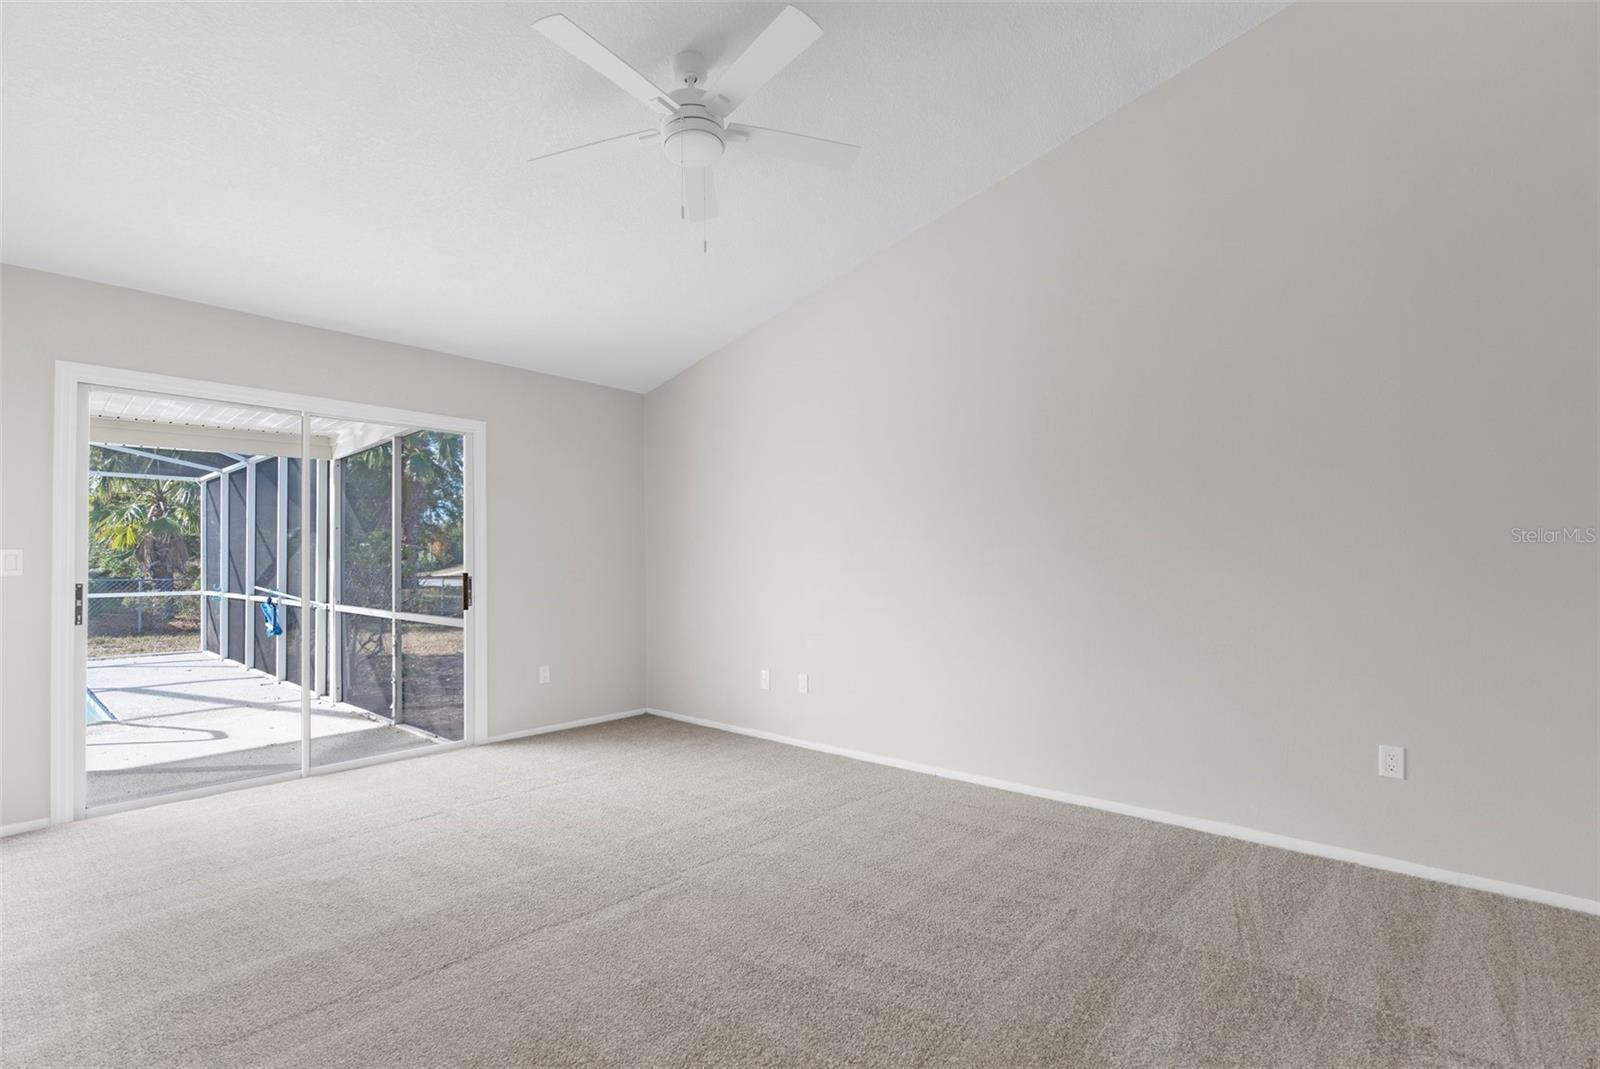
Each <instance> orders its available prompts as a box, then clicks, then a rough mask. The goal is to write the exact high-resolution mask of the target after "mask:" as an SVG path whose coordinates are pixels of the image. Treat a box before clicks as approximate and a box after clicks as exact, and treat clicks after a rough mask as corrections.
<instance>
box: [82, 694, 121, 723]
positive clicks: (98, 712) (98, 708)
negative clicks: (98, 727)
mask: <svg viewBox="0 0 1600 1069" xmlns="http://www.w3.org/2000/svg"><path fill="white" fill-rule="evenodd" d="M84 693H85V694H86V695H87V696H88V698H89V700H88V702H87V703H85V705H84V719H83V722H84V723H85V724H104V723H107V722H108V721H112V720H115V719H116V716H115V715H113V714H112V712H111V710H110V709H107V708H106V706H105V703H104V702H102V701H101V700H100V699H99V698H97V697H95V695H94V691H92V690H88V691H85V692H84Z"/></svg>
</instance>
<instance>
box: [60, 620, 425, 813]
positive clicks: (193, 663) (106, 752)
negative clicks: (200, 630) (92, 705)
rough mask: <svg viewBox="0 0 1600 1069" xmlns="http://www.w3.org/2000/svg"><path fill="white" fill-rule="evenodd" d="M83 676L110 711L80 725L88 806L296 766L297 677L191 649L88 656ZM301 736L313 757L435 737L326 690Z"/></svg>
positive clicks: (370, 751) (362, 753) (333, 759)
mask: <svg viewBox="0 0 1600 1069" xmlns="http://www.w3.org/2000/svg"><path fill="white" fill-rule="evenodd" d="M87 679H88V688H89V690H90V691H91V692H93V694H94V696H95V697H96V698H97V699H99V701H100V703H101V704H102V705H103V706H104V707H105V708H106V709H107V710H108V711H109V712H110V713H111V715H112V716H114V717H116V720H115V721H106V722H102V723H96V724H88V725H86V726H85V728H84V738H85V753H84V767H85V770H86V772H87V773H88V794H87V804H88V805H89V806H90V807H91V808H92V807H95V806H104V805H111V804H115V803H118V802H126V801H131V800H133V799H137V798H146V797H151V796H153V795H160V794H169V793H172V792H174V791H187V790H193V789H195V788H197V787H205V786H210V785H212V784H216V783H226V782H229V781H232V780H240V779H252V778H255V777H257V776H269V775H273V774H275V773H279V772H289V771H296V770H298V769H299V767H300V688H299V687H298V686H297V685H294V684H291V683H280V682H278V681H277V680H275V679H272V678H270V677H268V676H266V675H263V674H261V673H259V672H253V671H251V670H249V669H247V668H244V667H242V666H241V665H239V664H237V663H236V662H233V661H229V660H225V659H223V658H221V657H218V656H217V655H216V654H214V653H204V652H200V651H198V650H196V651H193V652H189V653H158V654H144V655H140V656H132V657H112V658H105V659H100V660H91V661H90V662H88V673H87ZM311 737H312V738H311V751H312V753H311V759H312V763H313V764H318V765H325V764H334V763H337V762H340V761H350V760H355V759H357V758H362V757H371V756H374V755H377V754H383V753H391V752H394V751H396V750H407V749H413V748H416V747H419V746H431V745H434V744H435V740H434V739H432V738H431V737H429V736H427V735H424V734H421V733H418V732H414V731H408V730H406V729H405V728H399V727H395V726H393V725H391V724H388V723H386V722H383V721H379V720H374V719H373V718H372V717H370V716H368V715H367V714H366V713H364V712H363V711H362V710H360V709H358V708H356V707H355V706H351V705H344V704H341V703H337V702H330V701H328V700H326V699H319V700H317V701H315V702H313V703H312V706H311Z"/></svg>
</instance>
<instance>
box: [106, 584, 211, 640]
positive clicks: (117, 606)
mask: <svg viewBox="0 0 1600 1069" xmlns="http://www.w3.org/2000/svg"><path fill="white" fill-rule="evenodd" d="M87 593H88V595H89V596H88V606H87V610H88V611H87V619H86V621H85V622H86V623H87V624H88V631H89V656H90V657H91V658H99V657H127V656H134V655H137V654H143V653H180V652H191V651H194V650H198V649H199V648H200V596H199V594H200V589H199V585H198V581H197V580H196V579H193V578H183V579H176V580H174V579H150V578H139V577H135V578H127V577H123V576H99V577H93V578H90V580H89V587H88V591H87Z"/></svg>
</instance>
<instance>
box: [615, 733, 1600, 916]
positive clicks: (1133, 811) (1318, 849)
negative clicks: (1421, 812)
mask: <svg viewBox="0 0 1600 1069" xmlns="http://www.w3.org/2000/svg"><path fill="white" fill-rule="evenodd" d="M645 712H648V713H650V714H651V715H653V716H660V717H665V718H667V719H668V720H681V721H682V722H683V723H685V724H696V725H698V726H700V727H705V728H715V729H716V730H717V731H729V732H732V733H733V734H735V735H749V736H751V737H752V738H757V739H766V740H767V741H768V742H780V743H783V744H784V745H786V746H799V747H801V748H803V749H806V750H818V751H821V752H822V753H829V754H836V755H838V756H840V757H848V758H851V759H853V760H856V761H870V762H871V763H873V764H876V765H888V766H889V767H890V768H900V769H904V770H906V771H908V772H921V773H923V774H924V775H929V776H939V777H941V778H943V779H953V780H960V781H961V782H963V783H974V784H977V785H978V786H980V787H993V788H995V789H996V790H1001V791H1011V792H1013V793H1016V794H1027V795H1032V796H1033V797H1035V798H1048V799H1050V800H1052V801H1056V802H1066V803H1068V804H1070V805H1081V806H1087V807H1089V808H1090V809H1101V810H1105V811H1106V812H1108V813H1120V814H1122V815H1123V816H1129V817H1138V818H1139V819H1140V820H1153V821H1155V822H1157V823H1158V824H1175V825H1177V826H1178V827H1181V828H1191V829H1193V830H1195V831H1203V832H1208V833H1210V834H1212V835H1221V836H1225V837H1227V838H1229V839H1242V840H1243V841H1245V842H1248V843H1258V844H1260V845H1262V846H1273V847H1277V848H1278V849H1280V850H1292V851H1294V852H1295V853H1298V854H1311V855H1312V856H1314V857H1325V858H1330V859H1332V860H1334V861H1348V862H1350V863H1351V864H1353V865H1365V866H1367V867H1368V868H1374V869H1383V870H1384V871H1386V872H1397V873H1400V874H1401V875H1404V876H1416V877H1418V878H1420V879H1424V880H1433V881H1435V882H1438V883H1447V884H1451V885H1453V886H1456V887H1466V888H1470V889H1471V890H1474V891H1487V892H1488V893H1490V894H1496V895H1505V896H1507V897H1508V898H1521V899H1526V900H1527V901H1529V902H1538V903H1541V904H1542V905H1546V906H1556V907H1557V908H1559V909H1570V910H1575V911H1577V912H1579V913H1589V914H1593V915H1595V916H1600V901H1596V900H1595V899H1590V898H1579V897H1578V896H1577V895H1567V894H1561V893H1560V892H1557V891H1546V890H1543V889H1542V888H1538V887H1525V886H1523V885H1522V884H1517V883H1507V882H1506V881H1504V880H1493V879H1490V878H1488V877H1487V876H1474V875H1472V874H1471V873H1468V872H1452V871H1451V870H1449V869H1439V868H1434V867H1433V866H1431V865H1419V864H1417V863H1416V862H1414V861H1402V860H1401V859H1399V858H1393V857H1384V856H1382V855H1381V854H1368V853H1363V852H1362V851H1360V850H1349V849H1346V848H1345V847H1342V846H1330V845H1328V844H1327V843H1317V842H1312V841H1310V840H1309V839H1296V838H1293V837H1291V836H1288V835H1279V834H1277V833H1275V832H1270V831H1258V830H1257V829H1255V828H1246V827H1243V826H1241V825H1238V824H1225V823H1223V822H1222V821H1217V820H1205V819H1202V818H1200V817H1189V816H1184V815H1183V814H1181V813H1168V812H1165V811H1163V810H1160V809H1146V808H1144V807H1143V806H1137V805H1126V804H1124V803H1122V802H1111V801H1107V800H1106V799H1104V798H1090V797H1088V796H1086V795H1081V794H1069V793H1068V792H1066V791H1055V790H1050V789H1048V788H1045V787H1030V786H1028V785H1027V784H1025V783H1012V782H1010V781H1008V780H1002V779H994V778H992V777H990V776H977V775H973V774H972V773H970V772H957V771H954V770H952V769H948V768H936V767H934V766H933V765H923V764H918V763H917V762H915V761H902V760H901V759H899V758H898V757H885V756H883V755H882V754H873V753H864V752H862V751H861V750H850V749H846V748H845V747H843V746H830V745H828V744H827V743H823V742H811V741H809V740H807V739H797V738H792V737H790V736H788V735H779V734H777V733H775V732H771V731H759V730H757V729H755V728H747V727H740V726H739V725H737V724H724V723H721V722H720V721H716V720H705V719H702V718H701V717H697V716H685V715H683V714H682V713H672V712H668V711H667V710H665V709H647V710H645Z"/></svg>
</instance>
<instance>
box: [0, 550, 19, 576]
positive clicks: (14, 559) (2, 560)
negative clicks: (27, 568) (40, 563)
mask: <svg viewBox="0 0 1600 1069" xmlns="http://www.w3.org/2000/svg"><path fill="white" fill-rule="evenodd" d="M21 574H22V550H20V549H0V575H21Z"/></svg>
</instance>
